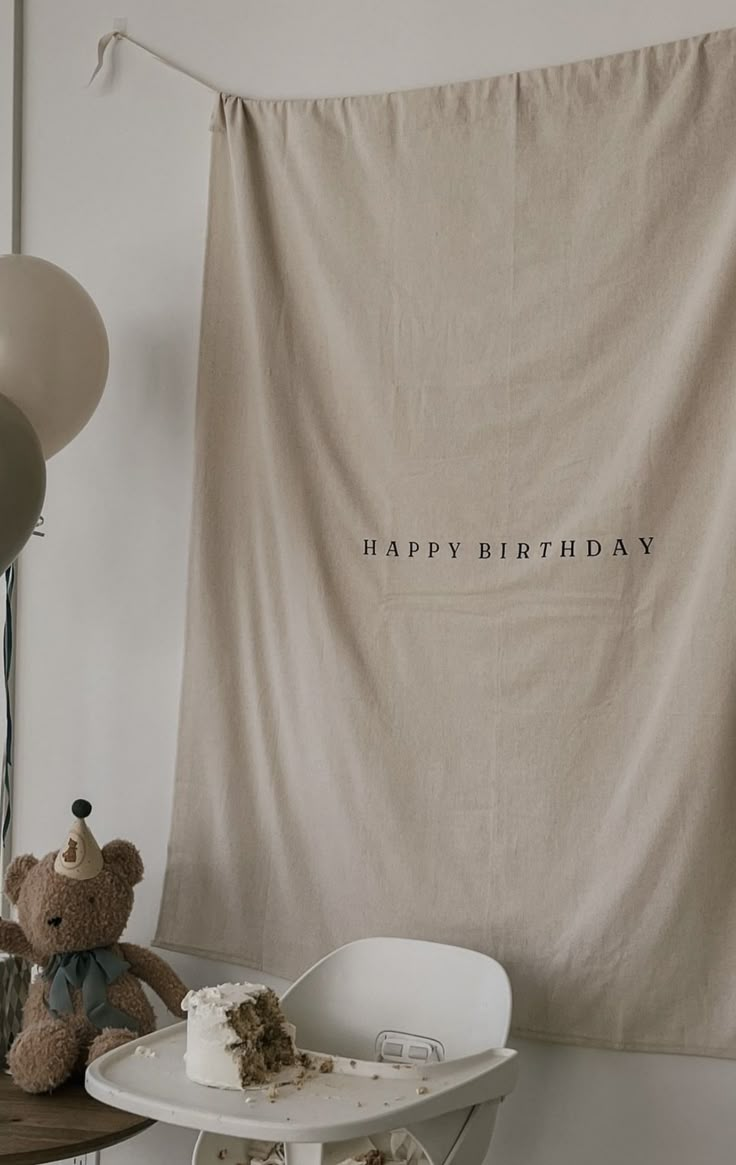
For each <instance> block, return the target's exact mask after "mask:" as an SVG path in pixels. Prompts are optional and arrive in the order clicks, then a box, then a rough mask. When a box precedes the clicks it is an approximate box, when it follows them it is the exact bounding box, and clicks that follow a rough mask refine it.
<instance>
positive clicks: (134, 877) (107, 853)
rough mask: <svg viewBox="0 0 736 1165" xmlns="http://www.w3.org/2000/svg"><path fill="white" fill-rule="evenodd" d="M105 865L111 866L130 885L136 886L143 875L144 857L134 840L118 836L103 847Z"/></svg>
mask: <svg viewBox="0 0 736 1165" xmlns="http://www.w3.org/2000/svg"><path fill="white" fill-rule="evenodd" d="M102 857H103V858H104V861H105V865H106V866H111V867H112V869H113V870H115V873H116V874H119V875H120V877H121V878H124V879H125V881H126V882H127V883H128V885H129V886H135V885H137V884H138V882H140V880H141V878H142V877H143V859H142V858H141V855H140V854H139V853H138V850H137V849H136V848H135V846H134V845H133V842H132V841H123V840H122V839H121V838H116V840H115V841H108V843H107V845H103V847H102Z"/></svg>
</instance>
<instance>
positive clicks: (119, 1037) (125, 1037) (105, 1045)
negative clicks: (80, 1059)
mask: <svg viewBox="0 0 736 1165" xmlns="http://www.w3.org/2000/svg"><path fill="white" fill-rule="evenodd" d="M134 1039H136V1034H135V1032H131V1031H128V1029H127V1028H125V1027H106V1028H103V1029H102V1031H101V1032H100V1034H99V1035H98V1036H95V1038H94V1039H93V1040H92V1043H91V1044H90V1047H89V1053H88V1055H87V1063H88V1064H91V1063H92V1061H93V1060H96V1059H97V1058H98V1057H99V1056H104V1054H105V1052H111V1051H112V1050H113V1048H121V1047H122V1046H123V1044H129V1043H130V1041H131V1040H134Z"/></svg>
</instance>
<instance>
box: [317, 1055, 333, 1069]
mask: <svg viewBox="0 0 736 1165" xmlns="http://www.w3.org/2000/svg"><path fill="white" fill-rule="evenodd" d="M319 1070H320V1072H334V1070H335V1061H334V1060H333V1059H332V1056H327V1058H326V1059H324V1060H323V1061H322V1063H321V1064H320V1066H319Z"/></svg>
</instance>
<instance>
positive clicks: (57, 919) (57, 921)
mask: <svg viewBox="0 0 736 1165" xmlns="http://www.w3.org/2000/svg"><path fill="white" fill-rule="evenodd" d="M46 921H47V922H48V924H49V926H61V915H60V914H57V915H55V916H54V918H48V919H47V920H46Z"/></svg>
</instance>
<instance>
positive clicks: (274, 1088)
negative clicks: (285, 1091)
mask: <svg viewBox="0 0 736 1165" xmlns="http://www.w3.org/2000/svg"><path fill="white" fill-rule="evenodd" d="M278 1094H279V1086H278V1084H272V1085H271V1086H270V1087H269V1089H268V1099H269V1100H276V1097H277V1096H278Z"/></svg>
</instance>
